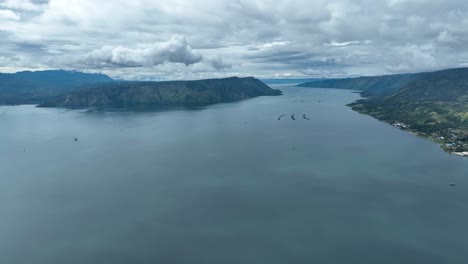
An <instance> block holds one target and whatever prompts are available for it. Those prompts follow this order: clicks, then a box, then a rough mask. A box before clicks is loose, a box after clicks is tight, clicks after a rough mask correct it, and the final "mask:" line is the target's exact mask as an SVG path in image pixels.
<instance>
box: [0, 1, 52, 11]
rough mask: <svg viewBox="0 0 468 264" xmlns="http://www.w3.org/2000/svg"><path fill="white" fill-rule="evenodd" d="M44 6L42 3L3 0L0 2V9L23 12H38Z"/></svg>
mask: <svg viewBox="0 0 468 264" xmlns="http://www.w3.org/2000/svg"><path fill="white" fill-rule="evenodd" d="M44 5H45V4H44V2H43V1H42V2H41V1H39V2H37V1H36V2H33V1H29V0H5V1H3V2H0V6H1V7H4V8H9V9H16V10H25V11H40V10H41V9H42V7H43V6H44Z"/></svg>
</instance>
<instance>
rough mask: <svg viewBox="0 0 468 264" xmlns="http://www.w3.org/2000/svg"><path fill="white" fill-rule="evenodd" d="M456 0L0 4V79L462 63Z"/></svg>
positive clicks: (6, 0) (465, 62)
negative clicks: (44, 73) (37, 73)
mask: <svg viewBox="0 0 468 264" xmlns="http://www.w3.org/2000/svg"><path fill="white" fill-rule="evenodd" d="M467 44H468V2H467V1H466V0H231V1H224V0H203V1H202V0H198V1H197V0H170V1H166V0H164V1H163V0H99V1H97V0H0V45H1V49H0V72H17V71H23V70H46V69H66V70H79V71H84V72H101V73H105V74H108V75H109V76H111V77H114V78H118V79H128V80H159V79H165V80H171V79H203V78H218V77H226V76H255V77H259V78H271V77H278V78H280V77H288V78H289V77H304V78H321V77H327V78H334V77H347V76H360V75H380V74H394V73H407V72H419V71H431V70H438V69H443V68H454V67H468V45H467Z"/></svg>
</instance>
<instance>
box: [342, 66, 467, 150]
mask: <svg viewBox="0 0 468 264" xmlns="http://www.w3.org/2000/svg"><path fill="white" fill-rule="evenodd" d="M350 106H351V107H352V109H353V110H355V111H358V112H361V113H364V114H368V115H371V116H373V117H375V118H377V119H379V120H382V121H385V122H388V123H391V124H393V125H396V126H398V127H402V128H404V129H407V130H410V131H412V132H415V133H417V134H419V135H421V136H424V137H427V138H430V139H432V140H434V141H437V142H439V143H441V144H443V148H444V149H445V150H447V151H451V152H453V151H468V68H459V69H448V70H443V71H437V72H432V73H425V74H424V76H423V77H422V78H420V79H418V80H414V81H412V82H409V83H407V84H405V85H403V86H402V87H401V88H400V89H398V90H397V91H395V92H393V93H391V94H389V95H386V96H376V97H371V98H368V99H363V100H359V101H357V102H355V103H352V104H350Z"/></svg>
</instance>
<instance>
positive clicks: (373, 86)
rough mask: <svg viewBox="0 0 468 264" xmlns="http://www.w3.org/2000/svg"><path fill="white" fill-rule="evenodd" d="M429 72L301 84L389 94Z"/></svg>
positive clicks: (379, 94)
mask: <svg viewBox="0 0 468 264" xmlns="http://www.w3.org/2000/svg"><path fill="white" fill-rule="evenodd" d="M426 74H428V73H412V74H395V75H384V76H371V77H357V78H346V79H325V80H317V81H312V82H306V83H302V84H299V85H298V86H301V87H315V88H336V89H350V90H359V91H362V92H361V94H362V95H363V96H366V97H369V96H381V95H388V94H391V93H392V92H395V91H397V90H398V89H400V88H401V87H403V86H405V85H407V84H409V83H411V82H413V81H416V80H419V79H421V78H424V76H425V75H426Z"/></svg>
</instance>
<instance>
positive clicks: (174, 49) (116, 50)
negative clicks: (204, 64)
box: [80, 35, 203, 67]
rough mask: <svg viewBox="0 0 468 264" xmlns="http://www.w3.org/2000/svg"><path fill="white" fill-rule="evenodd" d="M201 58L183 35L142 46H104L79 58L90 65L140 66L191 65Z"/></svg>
mask: <svg viewBox="0 0 468 264" xmlns="http://www.w3.org/2000/svg"><path fill="white" fill-rule="evenodd" d="M202 59H203V57H202V55H200V53H198V52H197V51H195V50H193V49H192V48H191V47H190V46H189V45H188V43H187V40H186V39H185V37H183V36H178V35H177V36H173V37H172V38H171V39H170V40H169V41H167V42H156V43H153V44H150V45H145V47H142V48H128V47H123V46H105V47H102V48H100V49H96V50H93V51H91V52H90V53H88V54H87V55H85V56H83V57H81V58H80V61H81V62H82V63H83V64H85V65H88V66H92V67H115V66H120V67H142V66H153V65H159V64H162V63H165V62H170V63H182V64H185V65H191V64H194V63H197V62H199V61H201V60H202Z"/></svg>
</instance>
